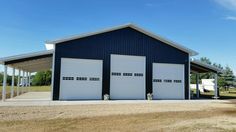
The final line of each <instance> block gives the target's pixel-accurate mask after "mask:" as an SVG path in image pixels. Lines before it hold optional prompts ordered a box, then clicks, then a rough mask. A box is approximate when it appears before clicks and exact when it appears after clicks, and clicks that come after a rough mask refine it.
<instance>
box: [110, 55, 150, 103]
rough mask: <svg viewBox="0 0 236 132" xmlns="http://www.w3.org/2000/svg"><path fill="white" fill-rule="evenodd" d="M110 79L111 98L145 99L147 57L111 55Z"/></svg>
mask: <svg viewBox="0 0 236 132" xmlns="http://www.w3.org/2000/svg"><path fill="white" fill-rule="evenodd" d="M141 75H142V76H141ZM110 79H111V81H110V97H111V99H145V93H146V92H145V57H142V56H128V55H111V78H110Z"/></svg>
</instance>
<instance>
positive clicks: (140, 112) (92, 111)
mask: <svg viewBox="0 0 236 132" xmlns="http://www.w3.org/2000/svg"><path fill="white" fill-rule="evenodd" d="M26 128H27V129H26ZM26 130H29V131H31V130H34V131H137V132H138V131H181V132H182V131H186V132H189V131H236V107H235V105H234V104H229V103H195V104H191V103H169V104H161V103H160V104H153V103H151V104H148V103H144V104H101V105H77V106H52V107H45V106H44V107H0V131H18V132H19V131H26Z"/></svg>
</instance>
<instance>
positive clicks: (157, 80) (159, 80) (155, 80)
mask: <svg viewBox="0 0 236 132" xmlns="http://www.w3.org/2000/svg"><path fill="white" fill-rule="evenodd" d="M153 82H159V83H160V82H162V80H161V79H153Z"/></svg>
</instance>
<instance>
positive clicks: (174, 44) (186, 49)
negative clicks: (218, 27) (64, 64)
mask: <svg viewBox="0 0 236 132" xmlns="http://www.w3.org/2000/svg"><path fill="white" fill-rule="evenodd" d="M126 27H130V28H133V29H135V30H137V31H139V32H141V33H143V34H145V35H148V36H150V37H152V38H154V39H157V40H159V41H162V42H164V43H165V44H168V45H170V46H172V47H175V48H177V49H179V50H181V51H184V52H186V53H188V54H189V55H190V56H195V55H198V52H196V51H194V50H191V49H189V48H186V47H185V46H182V45H180V44H177V43H175V42H173V41H171V40H168V39H166V38H163V37H161V36H159V35H155V34H154V33H151V32H149V31H146V30H144V29H143V28H140V27H138V26H136V25H134V24H131V23H128V24H125V25H121V26H117V27H113V28H108V29H104V30H101V31H97V32H91V33H86V34H81V35H75V36H71V37H66V38H62V39H57V40H54V41H46V42H45V43H46V44H58V43H62V42H66V41H70V40H75V39H80V38H84V37H88V36H92V35H96V34H101V33H105V32H110V31H114V30H118V29H122V28H126Z"/></svg>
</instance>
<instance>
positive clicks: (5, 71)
mask: <svg viewBox="0 0 236 132" xmlns="http://www.w3.org/2000/svg"><path fill="white" fill-rule="evenodd" d="M6 86H7V66H6V65H4V76H3V84H2V101H5V99H6Z"/></svg>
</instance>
